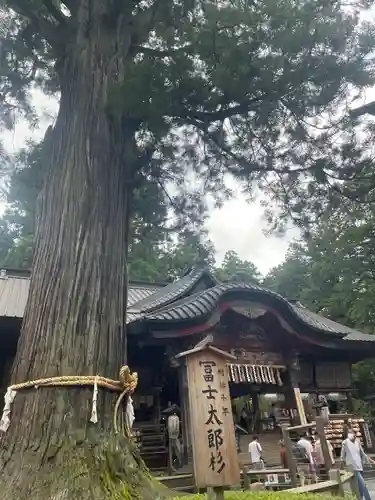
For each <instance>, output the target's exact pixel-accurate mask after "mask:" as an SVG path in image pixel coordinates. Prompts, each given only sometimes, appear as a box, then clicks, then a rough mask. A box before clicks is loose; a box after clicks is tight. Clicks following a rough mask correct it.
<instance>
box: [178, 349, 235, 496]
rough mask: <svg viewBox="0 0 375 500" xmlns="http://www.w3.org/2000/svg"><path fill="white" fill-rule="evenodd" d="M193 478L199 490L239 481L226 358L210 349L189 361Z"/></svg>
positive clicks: (190, 358) (193, 356)
mask: <svg viewBox="0 0 375 500" xmlns="http://www.w3.org/2000/svg"><path fill="white" fill-rule="evenodd" d="M187 366H188V384H189V401H190V409H191V410H190V419H191V431H192V444H193V458H194V475H195V480H196V485H197V486H198V487H205V486H227V485H231V484H236V483H238V482H239V481H240V472H239V465H238V459H237V449H236V440H235V434H234V424H233V416H232V411H231V401H230V395H229V385H228V370H227V367H226V359H225V357H224V356H220V355H218V354H216V353H214V352H212V351H210V350H202V351H199V352H196V353H193V354H191V355H190V356H189V357H188V358H187Z"/></svg>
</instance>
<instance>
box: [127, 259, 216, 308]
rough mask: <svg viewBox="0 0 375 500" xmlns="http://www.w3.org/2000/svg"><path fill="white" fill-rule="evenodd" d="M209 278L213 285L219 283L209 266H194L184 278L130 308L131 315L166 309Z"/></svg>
mask: <svg viewBox="0 0 375 500" xmlns="http://www.w3.org/2000/svg"><path fill="white" fill-rule="evenodd" d="M204 275H206V276H208V277H209V278H210V279H211V280H212V281H213V283H217V280H216V278H214V276H213V275H212V274H211V272H210V270H209V267H208V265H207V264H204V265H198V266H194V267H192V268H191V269H190V271H189V272H188V273H187V274H185V275H184V276H183V277H182V278H180V279H178V280H176V281H174V282H173V283H170V284H168V285H167V286H165V287H163V288H160V290H157V291H156V292H155V293H153V294H152V295H151V296H150V297H146V298H144V299H142V300H140V301H138V302H136V303H134V304H132V305H131V307H129V312H131V313H150V312H152V311H156V310H159V309H160V308H164V307H166V306H168V305H169V304H175V302H176V301H178V300H179V299H181V298H182V297H183V296H184V295H185V294H186V293H188V292H189V291H190V290H191V289H192V288H193V287H194V285H196V283H197V282H198V281H199V280H200V279H201V278H202V277H203V276H204Z"/></svg>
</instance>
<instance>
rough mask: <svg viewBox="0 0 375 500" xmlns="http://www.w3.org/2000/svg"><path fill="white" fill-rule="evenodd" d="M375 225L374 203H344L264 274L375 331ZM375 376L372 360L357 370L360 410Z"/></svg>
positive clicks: (277, 286)
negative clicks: (281, 261) (267, 273)
mask: <svg viewBox="0 0 375 500" xmlns="http://www.w3.org/2000/svg"><path fill="white" fill-rule="evenodd" d="M343 187H344V188H345V186H343ZM374 223H375V212H374V206H373V205H372V204H371V203H366V204H356V203H352V202H349V201H348V202H342V203H341V205H340V207H338V208H337V209H336V210H334V211H332V212H327V213H326V215H325V216H323V217H321V218H320V220H319V222H318V223H317V224H316V225H315V227H314V228H313V229H312V231H310V233H309V234H308V235H305V237H304V238H302V239H301V241H300V242H299V243H298V244H295V245H293V246H292V248H291V250H290V252H289V255H288V256H287V258H286V260H285V262H284V263H283V264H281V265H280V266H279V267H278V268H276V269H274V270H272V271H271V272H270V274H269V275H268V276H267V277H266V279H265V283H266V285H267V286H269V287H270V288H272V289H274V290H275V291H278V292H279V293H281V294H282V295H284V296H286V297H288V298H292V299H297V300H299V301H300V302H302V303H303V304H304V305H306V306H307V307H309V308H310V309H312V310H315V311H317V312H319V313H321V314H323V315H324V316H327V317H330V318H331V319H333V320H335V321H337V322H339V323H342V324H345V325H347V326H350V327H353V328H356V329H358V330H360V331H364V332H367V333H375V317H374V313H373V311H374V306H373V304H374V301H375V285H374V269H375V260H374V259H375V257H374V255H375V253H374V250H375V233H374V226H375V224H374ZM374 374H375V363H374V361H371V360H369V361H364V362H361V363H358V364H357V365H356V366H355V367H354V368H353V378H354V382H355V385H356V387H357V389H358V397H359V398H360V399H359V400H358V411H360V412H361V413H362V414H366V412H367V411H368V407H367V406H366V405H365V404H364V403H363V401H361V398H364V397H365V396H368V395H369V394H372V393H373V392H374V387H375V375H374Z"/></svg>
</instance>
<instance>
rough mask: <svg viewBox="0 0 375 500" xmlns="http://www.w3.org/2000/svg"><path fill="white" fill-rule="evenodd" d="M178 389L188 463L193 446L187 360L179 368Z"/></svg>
mask: <svg viewBox="0 0 375 500" xmlns="http://www.w3.org/2000/svg"><path fill="white" fill-rule="evenodd" d="M178 390H179V394H180V408H181V426H182V443H183V460H184V463H185V464H187V463H188V458H189V451H190V448H191V438H190V421H189V414H190V412H189V394H188V382H187V368H186V360H185V359H181V360H180V366H179V368H178Z"/></svg>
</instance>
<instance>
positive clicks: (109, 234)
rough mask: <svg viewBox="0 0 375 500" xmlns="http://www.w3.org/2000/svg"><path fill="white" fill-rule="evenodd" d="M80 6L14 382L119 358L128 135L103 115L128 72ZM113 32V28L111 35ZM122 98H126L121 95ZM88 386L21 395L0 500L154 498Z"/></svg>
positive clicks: (96, 11) (117, 48)
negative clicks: (93, 419)
mask: <svg viewBox="0 0 375 500" xmlns="http://www.w3.org/2000/svg"><path fill="white" fill-rule="evenodd" d="M80 3H81V4H82V5H84V4H86V3H87V4H90V9H87V11H86V10H85V9H84V8H83V7H82V6H81V8H80V14H79V15H80V20H79V21H80V22H79V25H80V28H79V29H78V30H77V33H76V35H75V39H74V40H72V42H71V44H70V45H69V47H68V48H67V49H66V53H65V56H64V58H63V59H62V60H60V61H59V67H58V72H59V78H60V83H61V101H60V110H59V113H58V117H57V121H56V123H55V125H54V127H53V129H51V130H50V133H49V134H47V137H46V146H48V149H49V151H48V152H46V154H47V156H48V164H49V173H48V178H47V179H46V184H45V187H44V189H43V192H42V193H41V196H40V200H39V201H40V212H39V217H38V227H37V236H36V249H35V257H34V265H33V271H32V279H31V284H30V293H29V300H28V303H27V307H26V312H25V317H24V321H23V326H22V332H21V336H20V341H19V345H18V352H17V356H16V360H15V364H14V368H13V375H12V383H20V382H24V381H27V380H32V379H38V378H41V377H46V376H60V375H95V374H100V375H103V376H105V377H110V378H113V379H116V380H117V379H118V374H119V369H120V367H121V366H122V365H123V364H124V363H125V361H126V338H125V314H126V295H127V294H126V287H127V263H126V257H127V245H128V221H129V210H130V205H131V200H130V195H131V182H130V181H131V177H132V169H133V167H134V157H135V154H136V153H135V142H134V140H135V139H134V137H135V129H134V128H132V126H131V125H130V124H129V123H128V122H127V120H126V119H123V118H121V117H120V116H114V115H113V114H112V113H111V112H109V107H108V95H109V93H110V91H111V87H112V85H113V84H115V83H116V82H117V81H118V80H121V79H122V78H123V77H124V76H125V75H126V71H127V68H126V64H127V60H129V63H130V64H131V57H127V50H128V47H127V46H126V45H127V44H126V43H124V41H123V40H120V39H118V37H119V36H121V37H124V33H126V29H125V27H124V26H123V27H122V29H121V30H119V29H116V28H115V27H114V28H111V27H110V26H108V25H106V23H105V21H106V20H105V16H104V15H103V11H102V4H108V3H110V2H101V1H99V0H94V1H90V2H83V1H82V2H80ZM117 28H118V26H117ZM124 98H126V96H124ZM92 394H93V391H92V389H82V388H60V389H58V388H48V389H47V388H40V389H37V390H29V391H24V392H22V391H21V392H19V393H18V395H17V396H16V399H15V402H14V405H13V408H12V416H11V426H10V428H9V429H8V431H7V433H6V434H5V435H4V436H3V437H2V438H1V456H0V459H1V462H0V466H1V478H0V485H1V486H2V487H1V488H0V499H1V500H5V499H6V500H9V499H12V500H25V499H26V498H28V497H30V498H32V499H33V500H85V499H94V500H96V499H97V500H104V499H116V500H117V499H126V500H127V499H130V498H144V499H147V498H152V499H155V498H157V494H156V493H155V491H153V488H154V483H153V482H152V481H150V478H149V476H148V474H147V472H146V471H145V469H144V468H143V466H142V463H141V462H140V460H138V459H137V455H136V453H134V450H133V448H132V445H131V444H130V443H129V442H128V441H127V440H126V439H125V438H122V437H118V436H115V435H114V431H113V410H114V405H115V401H116V397H117V395H116V394H111V393H110V392H107V391H104V390H102V389H101V390H99V398H98V418H99V422H98V424H96V425H93V424H90V423H89V419H90V414H91V404H92Z"/></svg>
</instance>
